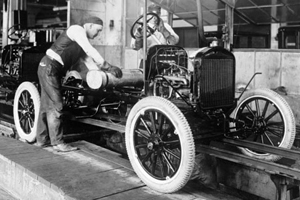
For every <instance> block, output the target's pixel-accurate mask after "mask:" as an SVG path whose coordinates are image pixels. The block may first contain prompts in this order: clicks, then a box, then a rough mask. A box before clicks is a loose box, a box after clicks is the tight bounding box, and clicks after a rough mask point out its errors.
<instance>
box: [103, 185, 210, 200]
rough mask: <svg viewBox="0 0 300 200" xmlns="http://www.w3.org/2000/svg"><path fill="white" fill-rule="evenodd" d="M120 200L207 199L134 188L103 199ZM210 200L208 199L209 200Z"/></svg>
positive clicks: (181, 193)
mask: <svg viewBox="0 0 300 200" xmlns="http://www.w3.org/2000/svg"><path fill="white" fill-rule="evenodd" d="M119 199H139V200H167V199H176V200H179V199H180V200H193V199H199V200H200V199H205V198H195V196H194V195H192V194H188V193H185V192H183V191H178V192H175V193H173V194H162V193H158V192H156V191H154V190H151V189H150V188H148V187H140V188H134V189H132V190H128V191H124V192H121V193H117V194H113V195H109V196H106V197H103V198H101V200H119ZM207 200H208V199H207Z"/></svg>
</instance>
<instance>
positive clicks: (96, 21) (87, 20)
mask: <svg viewBox="0 0 300 200" xmlns="http://www.w3.org/2000/svg"><path fill="white" fill-rule="evenodd" d="M87 23H92V24H99V25H102V26H103V21H102V19H100V18H99V17H95V16H89V17H83V18H82V19H81V25H84V24H87Z"/></svg>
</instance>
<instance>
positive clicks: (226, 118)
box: [0, 19, 296, 193]
mask: <svg viewBox="0 0 300 200" xmlns="http://www.w3.org/2000/svg"><path fill="white" fill-rule="evenodd" d="M140 20H141V19H139V20H137V21H136V23H135V24H134V25H133V27H134V26H135V25H136V24H138V22H139V21H140ZM132 32H133V31H132ZM149 36H150V34H149ZM45 49H46V48H45V47H44V48H41V47H30V46H20V45H8V46H7V47H5V48H4V51H3V54H2V63H1V67H0V95H1V101H0V102H1V104H2V105H4V104H5V105H9V106H13V118H14V122H15V126H16V129H17V132H18V135H19V137H21V138H22V139H24V140H26V141H28V142H33V141H34V140H35V134H36V131H35V130H36V126H37V116H38V112H39V106H40V105H39V104H40V96H39V86H38V81H37V75H36V71H37V66H38V63H39V61H40V59H41V57H42V56H43V55H44V52H45ZM189 60H190V61H191V63H192V67H189V66H188V61H189ZM235 67H236V66H235V57H234V55H233V54H232V53H231V52H230V51H228V50H226V49H224V48H223V47H204V48H202V49H199V50H198V51H197V52H195V53H194V54H193V55H190V56H188V55H187V52H186V51H185V50H184V49H183V48H182V47H179V46H173V45H157V46H153V47H151V48H150V49H149V51H148V53H147V59H146V65H145V67H144V70H140V69H136V70H127V69H123V77H122V78H121V79H117V78H115V77H113V76H112V75H111V74H109V73H105V72H102V71H99V70H97V69H95V70H92V71H89V72H87V71H86V70H84V69H86V68H85V65H81V66H74V70H72V71H69V72H68V73H67V74H66V76H65V77H64V79H63V80H62V83H63V97H64V104H65V108H64V110H65V111H67V112H68V113H69V115H70V118H69V120H73V121H78V122H80V123H85V124H91V125H94V126H98V127H101V128H104V129H110V130H115V131H119V132H121V133H124V135H125V136H124V137H125V141H126V150H127V154H128V157H129V159H130V162H131V164H132V167H133V169H134V171H135V172H136V173H137V175H138V176H139V177H140V178H141V180H142V181H143V182H144V183H145V184H147V185H148V186H149V187H150V188H152V189H154V190H157V191H159V192H164V193H171V192H175V191H178V190H179V189H181V188H182V187H183V186H184V185H185V184H186V183H187V182H188V181H189V179H190V177H191V175H192V173H193V168H194V162H195V155H196V146H197V144H201V143H206V144H207V143H209V142H210V141H212V140H217V139H218V138H224V137H228V138H234V139H236V140H250V141H253V142H257V143H263V144H266V145H271V146H276V147H282V148H287V149H290V148H291V147H292V145H293V142H294V138H295V132H296V129H295V127H296V126H295V119H294V116H293V113H292V110H291V108H290V107H289V105H288V104H287V102H286V101H285V100H284V99H283V98H282V97H281V96H280V95H278V94H277V93H275V92H273V91H272V90H269V89H254V90H247V86H248V85H249V83H250V81H251V80H252V79H253V78H254V77H255V75H256V74H254V75H253V77H252V79H251V80H250V81H249V83H248V85H247V86H246V87H245V88H244V90H243V91H242V92H240V93H237V92H236V87H235ZM75 69H77V70H75ZM78 69H80V70H78ZM239 149H240V150H241V151H242V153H244V154H245V155H248V156H251V157H254V158H259V159H264V160H266V161H276V160H278V159H280V157H279V156H276V155H273V154H269V153H264V152H259V151H255V150H251V149H247V148H240V147H239Z"/></svg>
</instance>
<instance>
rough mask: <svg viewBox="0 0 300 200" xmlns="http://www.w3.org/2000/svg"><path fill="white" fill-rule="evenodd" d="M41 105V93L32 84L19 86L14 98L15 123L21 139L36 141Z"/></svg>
mask: <svg viewBox="0 0 300 200" xmlns="http://www.w3.org/2000/svg"><path fill="white" fill-rule="evenodd" d="M40 103H41V100H40V95H39V92H38V90H37V88H36V87H35V86H34V85H33V84H32V83H31V82H23V83H21V84H20V85H19V87H18V89H17V91H16V94H15V97H14V108H13V114H14V122H15V127H16V130H17V133H18V135H19V137H20V138H21V139H23V140H25V141H27V142H34V141H35V139H36V129H37V119H38V115H39V111H40Z"/></svg>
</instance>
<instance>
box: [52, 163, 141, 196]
mask: <svg viewBox="0 0 300 200" xmlns="http://www.w3.org/2000/svg"><path fill="white" fill-rule="evenodd" d="M56 186H58V187H60V188H61V189H62V190H63V191H64V192H65V193H66V194H68V195H69V196H71V197H73V198H76V199H97V198H102V197H105V196H108V195H112V194H115V193H120V192H123V191H127V190H130V189H132V188H137V187H141V186H144V183H142V182H141V180H140V179H139V178H138V177H136V176H134V174H133V172H131V171H129V170H126V169H116V170H112V171H109V173H100V174H92V175H88V176H80V178H76V179H70V180H69V181H62V182H59V183H56Z"/></svg>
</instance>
